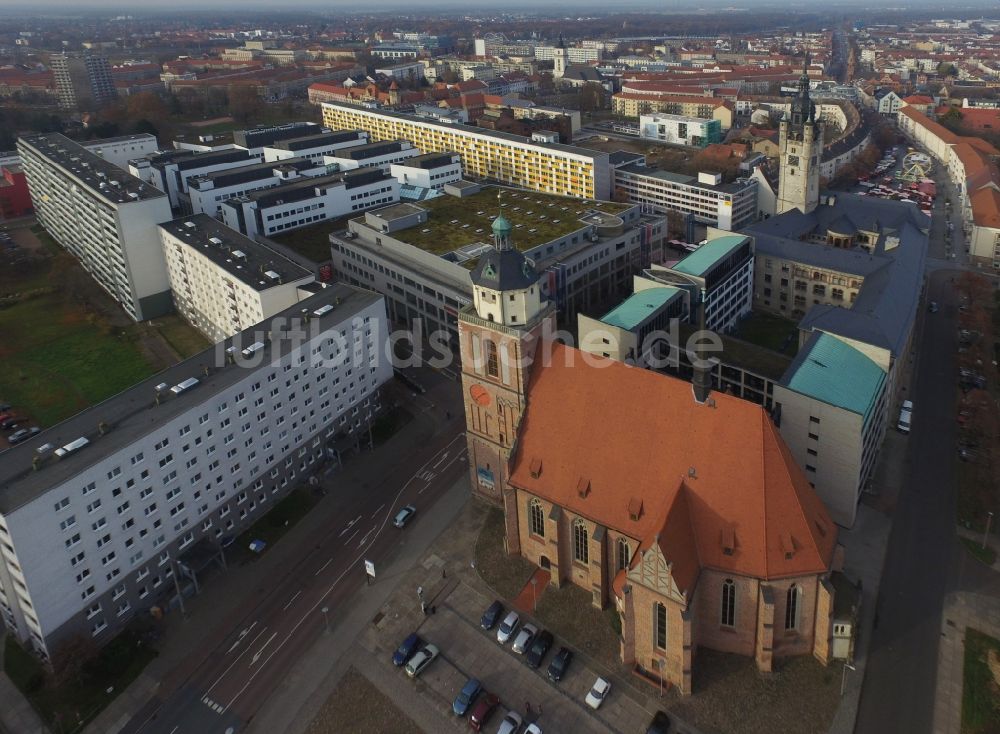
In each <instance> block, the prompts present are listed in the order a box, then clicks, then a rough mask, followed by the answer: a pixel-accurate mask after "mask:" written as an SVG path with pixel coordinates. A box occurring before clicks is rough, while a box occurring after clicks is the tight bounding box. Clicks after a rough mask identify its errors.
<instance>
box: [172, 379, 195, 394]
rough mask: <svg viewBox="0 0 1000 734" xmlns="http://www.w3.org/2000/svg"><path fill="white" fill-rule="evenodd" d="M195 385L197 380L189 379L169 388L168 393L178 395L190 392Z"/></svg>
mask: <svg viewBox="0 0 1000 734" xmlns="http://www.w3.org/2000/svg"><path fill="white" fill-rule="evenodd" d="M197 384H198V378H196V377H189V378H187V379H186V380H184V382H178V383H177V384H176V385H174V386H173V387H172V388H170V392H172V393H173V394H174V395H180V394H181V393H182V392H186V391H187V390H190V389H191V388H192V387H194V386H195V385H197Z"/></svg>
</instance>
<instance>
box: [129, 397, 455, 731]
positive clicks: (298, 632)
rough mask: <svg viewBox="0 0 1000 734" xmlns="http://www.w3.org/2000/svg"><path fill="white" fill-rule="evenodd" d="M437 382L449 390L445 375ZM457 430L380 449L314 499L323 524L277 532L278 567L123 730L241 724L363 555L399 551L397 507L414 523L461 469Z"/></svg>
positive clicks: (347, 595)
mask: <svg viewBox="0 0 1000 734" xmlns="http://www.w3.org/2000/svg"><path fill="white" fill-rule="evenodd" d="M439 379H440V378H439ZM441 382H442V383H444V384H442V387H445V386H447V387H450V390H451V391H452V392H453V393H455V392H457V391H456V389H455V383H454V382H452V381H450V380H447V381H445V380H441ZM421 399H423V398H421ZM460 428H461V427H459V426H457V425H454V424H453V425H452V427H451V428H450V429H448V430H442V431H440V432H439V433H437V434H436V435H434V436H433V437H432V438H431V439H430V440H429V441H427V442H426V443H425V444H423V445H420V446H415V447H414V448H413V451H412V452H408V453H407V455H406V456H405V457H399V456H386V457H385V462H384V466H382V467H381V468H380V469H376V470H374V471H373V474H376V475H377V476H374V477H372V481H371V482H369V483H367V484H362V483H358V484H357V485H356V486H351V485H349V484H340V485H338V491H337V493H336V494H334V495H331V496H329V497H327V498H326V499H325V500H324V501H323V503H321V504H322V506H324V509H323V512H324V514H325V515H327V516H329V517H331V518H336V520H333V521H332V523H333V524H332V527H331V526H327V527H323V528H321V529H320V531H319V532H317V533H315V534H314V535H312V536H309V535H306V536H304V537H297V538H296V537H293V536H289V537H287V538H286V539H284V540H283V541H282V542H285V543H288V542H295V543H297V548H296V551H297V552H296V553H295V555H294V560H293V562H292V563H290V564H289V567H288V568H287V569H286V573H285V574H284V575H283V576H282V577H281V578H278V579H269V580H263V579H262V580H261V583H262V585H263V586H264V587H265V588H261V589H258V590H255V591H251V593H250V594H249V595H248V603H247V604H246V605H245V609H246V611H245V612H244V613H242V616H241V617H240V618H239V619H232V620H227V622H226V623H225V624H224V625H223V626H222V627H221V628H220V629H219V630H218V633H217V634H216V635H213V636H212V639H213V640H214V644H213V645H212V647H211V649H206V650H205V651H204V654H203V658H202V659H201V660H200V662H199V663H198V664H197V666H196V667H194V669H193V670H192V671H191V672H190V673H189V674H188V675H186V676H185V677H183V679H182V680H181V682H180V683H179V684H178V685H175V686H174V687H173V688H172V689H170V690H166V691H163V690H161V691H160V692H159V696H158V698H157V699H154V700H153V701H151V702H149V703H148V704H147V706H146V707H144V708H143V710H142V711H141V712H140V713H139V714H138V715H136V716H135V717H134V718H133V720H132V721H131V722H129V724H128V726H126V728H125V729H124V730H123V731H125V732H129V733H130V734H132V733H138V732H142V734H206V733H209V732H219V734H222V733H223V732H227V731H229V727H232V730H233V731H240V730H241V729H243V728H244V726H245V724H246V723H247V722H249V721H250V720H251V719H252V718H253V716H254V714H255V713H256V712H257V711H258V710H259V709H260V708H261V707H262V706H263V705H264V704H265V703H266V702H267V699H268V697H269V695H270V692H271V691H273V690H274V689H275V687H276V684H277V682H278V681H280V680H281V679H282V677H283V676H284V675H285V674H286V673H287V672H288V671H289V670H290V669H291V667H292V666H293V665H294V664H295V663H296V662H297V660H298V659H299V658H301V657H302V654H303V653H304V652H305V651H306V650H307V649H308V648H309V647H310V645H312V644H313V643H314V642H315V640H316V639H317V638H318V637H319V636H320V635H321V634H323V632H324V631H325V626H326V624H327V619H329V620H333V621H335V620H336V617H337V615H338V614H340V613H341V612H342V609H343V606H344V605H345V604H349V603H350V600H351V598H352V596H353V594H354V593H355V592H356V591H357V590H358V589H359V588H360V586H361V585H362V584H364V583H365V580H364V579H365V577H364V573H363V561H364V560H372V561H374V562H375V564H376V569H377V568H378V567H379V566H384V565H385V564H386V563H387V562H388V561H389V560H390V559H392V558H393V557H394V556H395V555H396V554H397V553H399V552H400V551H401V549H402V541H403V539H404V538H405V533H406V531H407V530H406V529H403V530H400V529H397V528H395V527H393V525H392V518H393V516H394V515H395V514H396V512H397V511H398V510H399V508H400V507H402V506H404V505H408V504H412V505H414V506H415V507H416V508H417V514H416V515H415V516H414V518H413V519H412V520H411V522H412V523H418V522H420V520H421V516H422V515H426V514H427V513H429V512H430V511H432V508H433V505H434V502H435V500H436V499H437V498H438V497H439V496H440V495H441V494H443V493H444V491H445V490H447V488H449V487H451V486H452V485H453V484H454V482H455V481H456V480H457V479H458V478H459V476H460V475H461V474H462V473H464V472H465V471H467V463H466V461H465V460H464V459H465V456H464V455H465V440H464V433H463V432H462V431H461V430H460ZM385 448H386V447H382V448H380V449H376V453H377V452H378V451H380V450H384V449H385ZM324 607H325V608H327V610H328V611H327V612H325V613H324V612H323V611H322V610H323V608H324Z"/></svg>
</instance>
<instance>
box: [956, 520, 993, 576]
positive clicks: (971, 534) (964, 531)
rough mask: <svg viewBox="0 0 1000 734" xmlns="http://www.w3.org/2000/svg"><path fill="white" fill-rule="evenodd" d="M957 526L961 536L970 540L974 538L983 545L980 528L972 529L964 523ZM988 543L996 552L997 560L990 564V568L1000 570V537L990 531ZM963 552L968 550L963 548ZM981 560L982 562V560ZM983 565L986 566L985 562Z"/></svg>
mask: <svg viewBox="0 0 1000 734" xmlns="http://www.w3.org/2000/svg"><path fill="white" fill-rule="evenodd" d="M955 528H956V530H957V531H958V537H959V538H968V539H969V540H972V541H974V542H975V543H977V544H978V545H980V546H982V543H983V533H982V532H980V531H979V530H970V529H969V528H967V527H965V526H964V525H956V526H955ZM986 545H987V546H988V547H989V548H991V549H992V550H993V552H994V553H996V560H994V561H993V565H992V566H990V568H992V569H993V570H994V571H1000V538H998V537H997V536H996V535H995V534H994V533H990V534H989V536H988V537H987V538H986ZM963 552H967V551H965V549H964V548H963ZM979 562H980V563H982V561H979ZM983 565H984V566H985V565H986V564H985V563H983Z"/></svg>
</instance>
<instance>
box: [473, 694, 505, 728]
mask: <svg viewBox="0 0 1000 734" xmlns="http://www.w3.org/2000/svg"><path fill="white" fill-rule="evenodd" d="M499 705H500V699H499V698H498V697H497V695H496V694H494V693H490V692H489V691H483V693H482V694H481V695H480V696H479V700H478V701H476V705H475V706H473V707H472V713H470V714H469V727H470V728H471V729H472V730H473V731H480V730H481V729H482V728H483V726H484V725H485V724H486V722H487V721H489V720H490V717H491V716H493V712H494V711H496V710H497V706H499Z"/></svg>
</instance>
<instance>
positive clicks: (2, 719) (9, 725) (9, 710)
mask: <svg viewBox="0 0 1000 734" xmlns="http://www.w3.org/2000/svg"><path fill="white" fill-rule="evenodd" d="M5 641H6V638H5V637H0V660H3V650H4V643H5ZM0 732H4V733H5V734H49V730H48V728H47V727H46V726H45V724H44V723H43V722H42V720H41V719H40V718H39V717H38V714H36V713H35V710H34V709H33V708H31V704H30V703H28V700H27V699H26V698H25V697H24V696H22V695H21V692H20V691H19V690H17V687H16V686H15V685H14V684H13V683H12V682H11V680H10V678H8V677H7V674H6V673H4V672H3V671H2V670H0Z"/></svg>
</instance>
